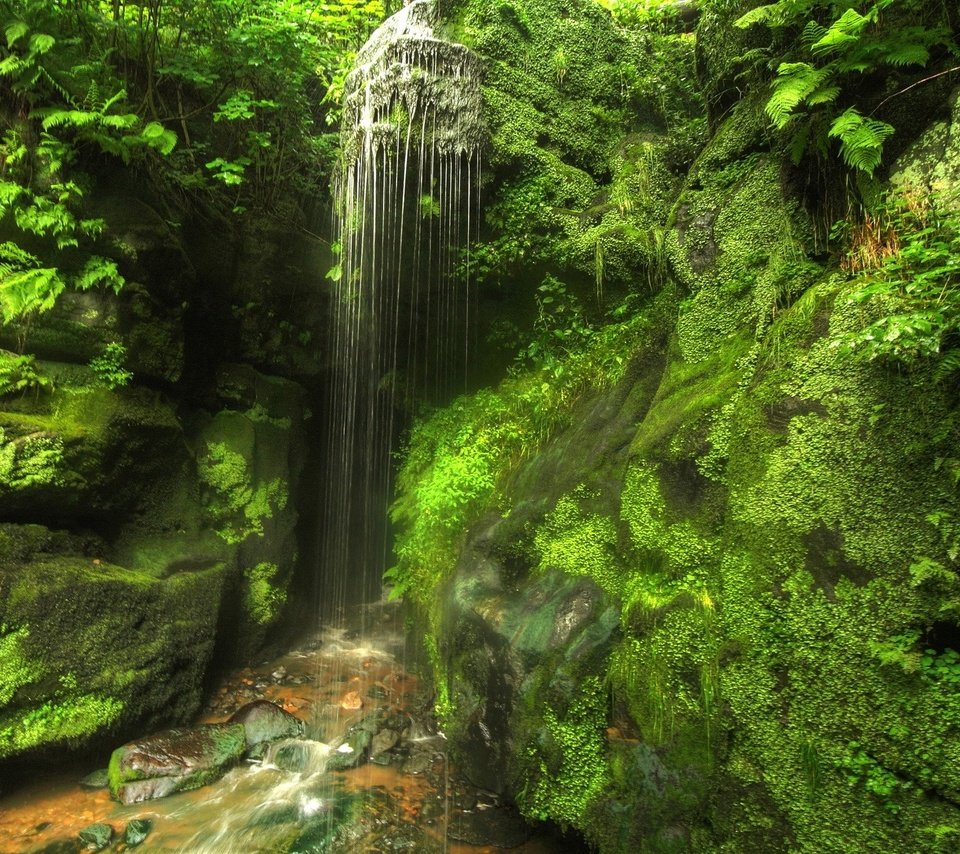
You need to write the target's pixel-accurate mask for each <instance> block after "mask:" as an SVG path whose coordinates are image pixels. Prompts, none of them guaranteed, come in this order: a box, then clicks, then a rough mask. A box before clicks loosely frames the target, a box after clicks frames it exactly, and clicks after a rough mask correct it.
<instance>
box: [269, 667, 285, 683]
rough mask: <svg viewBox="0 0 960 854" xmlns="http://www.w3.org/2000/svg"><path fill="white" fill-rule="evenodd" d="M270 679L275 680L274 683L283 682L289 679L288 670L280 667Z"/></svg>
mask: <svg viewBox="0 0 960 854" xmlns="http://www.w3.org/2000/svg"><path fill="white" fill-rule="evenodd" d="M270 678H271V679H273V681H274V682H283V680H284V679H286V678H287V668H286V667H283V666H280V667H278V668H277V669H276V670H274V671H273V673H271V674H270Z"/></svg>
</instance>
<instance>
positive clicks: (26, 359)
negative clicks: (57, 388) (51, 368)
mask: <svg viewBox="0 0 960 854" xmlns="http://www.w3.org/2000/svg"><path fill="white" fill-rule="evenodd" d="M52 387H53V383H52V382H51V381H50V378H49V377H47V376H44V374H43V373H41V371H40V369H39V368H38V367H37V361H36V357H34V356H31V355H24V356H21V355H18V354H16V353H10V352H8V351H6V350H0V397H8V396H11V395H15V394H23V393H25V392H27V391H34V392H36V393H38V394H39V393H40V392H41V391H48V390H49V389H51V388H52Z"/></svg>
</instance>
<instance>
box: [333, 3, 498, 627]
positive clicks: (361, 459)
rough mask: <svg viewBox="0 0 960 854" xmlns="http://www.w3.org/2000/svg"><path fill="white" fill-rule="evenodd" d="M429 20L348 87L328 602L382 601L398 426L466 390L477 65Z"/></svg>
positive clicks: (367, 50)
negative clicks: (420, 405) (428, 404)
mask: <svg viewBox="0 0 960 854" xmlns="http://www.w3.org/2000/svg"><path fill="white" fill-rule="evenodd" d="M435 23H436V11H435V8H434V3H433V0H415V2H413V3H412V4H410V5H409V6H406V7H405V8H404V9H403V10H402V11H400V12H398V13H397V14H396V15H394V16H393V17H392V18H390V19H389V20H388V21H387V22H386V23H385V24H384V25H383V26H382V27H381V28H380V29H379V30H378V31H377V32H376V33H375V34H374V35H373V36H372V38H371V39H370V40H369V42H368V43H367V44H366V46H365V47H364V48H363V49H362V50H361V52H360V53H359V55H358V57H357V62H356V66H355V70H354V71H353V72H352V73H351V75H350V76H349V77H348V79H347V83H346V93H347V94H346V99H345V110H344V121H343V138H342V148H343V160H342V168H341V171H340V173H339V175H338V176H337V179H336V186H335V199H336V206H337V211H336V226H335V233H336V234H337V235H338V239H337V240H336V242H335V249H336V251H337V253H338V257H339V263H338V265H337V267H336V269H334V270H333V271H331V274H330V275H331V278H332V279H333V281H334V297H333V311H332V318H331V322H332V328H331V333H330V340H331V353H332V357H333V364H332V371H331V373H332V376H333V382H332V383H331V384H330V391H329V396H328V400H327V403H326V406H325V413H326V423H327V437H326V453H325V456H324V460H325V462H326V473H325V477H324V485H325V492H324V498H323V507H324V508H325V518H324V523H323V525H322V527H321V531H322V537H323V546H322V549H321V569H320V577H321V579H322V580H323V589H324V597H323V598H324V600H325V604H327V605H328V606H329V605H330V604H333V605H334V606H342V605H343V603H344V601H345V600H350V599H353V600H354V601H372V600H375V599H377V598H379V595H380V588H381V578H382V575H383V571H384V569H385V568H386V561H387V558H388V555H389V547H390V542H389V530H388V526H387V508H388V505H389V501H390V496H391V490H392V478H391V475H392V459H393V449H394V447H395V441H396V437H397V434H398V431H399V429H400V428H401V426H402V421H403V420H404V419H408V418H409V413H410V412H411V410H412V408H413V407H414V406H415V404H416V402H417V401H418V400H424V399H426V400H431V399H432V400H443V399H449V397H450V396H451V395H452V394H454V393H456V392H458V391H460V392H462V391H463V389H464V385H465V383H466V376H467V366H468V363H469V356H470V352H469V351H470V326H471V324H470V302H471V292H470V279H469V272H468V271H469V247H470V240H471V237H472V236H473V235H474V233H475V231H476V229H477V227H478V223H479V219H480V217H479V210H480V208H479V204H480V192H479V187H480V178H481V146H482V142H483V139H484V129H483V122H482V96H481V91H480V67H479V60H478V59H477V57H476V56H475V55H474V54H473V53H472V52H471V51H469V50H468V49H467V48H465V47H464V46H463V45H458V44H452V43H450V42H448V41H445V40H443V39H441V38H438V37H437V36H436V34H435V30H434V27H435ZM327 613H329V608H328V610H327Z"/></svg>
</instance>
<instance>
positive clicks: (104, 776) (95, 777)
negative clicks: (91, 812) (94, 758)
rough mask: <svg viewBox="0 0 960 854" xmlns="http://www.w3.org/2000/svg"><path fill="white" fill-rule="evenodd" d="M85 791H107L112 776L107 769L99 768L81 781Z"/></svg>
mask: <svg viewBox="0 0 960 854" xmlns="http://www.w3.org/2000/svg"><path fill="white" fill-rule="evenodd" d="M80 785H81V786H83V787H84V788H85V789H106V788H107V786H109V785H110V776H109V774H108V773H107V769H106V768H98V769H97V770H96V771H93V772H92V773H90V774H87V776H86V777H84V778H83V779H82V780H81V781H80Z"/></svg>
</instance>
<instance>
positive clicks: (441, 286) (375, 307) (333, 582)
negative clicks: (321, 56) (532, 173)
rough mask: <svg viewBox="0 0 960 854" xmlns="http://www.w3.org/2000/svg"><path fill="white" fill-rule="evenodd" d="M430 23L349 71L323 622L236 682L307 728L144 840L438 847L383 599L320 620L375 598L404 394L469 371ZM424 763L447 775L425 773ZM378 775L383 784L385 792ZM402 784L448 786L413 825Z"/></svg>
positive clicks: (469, 119)
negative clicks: (310, 638)
mask: <svg viewBox="0 0 960 854" xmlns="http://www.w3.org/2000/svg"><path fill="white" fill-rule="evenodd" d="M437 25H438V12H437V9H436V5H435V0H414V2H412V3H410V4H409V5H407V6H405V8H404V9H403V10H402V11H400V12H398V13H397V14H396V15H394V16H393V17H392V18H390V19H389V20H388V21H387V22H386V23H385V24H384V25H383V26H382V27H381V28H380V29H379V30H378V31H377V32H376V33H375V34H374V35H373V37H372V38H371V39H370V41H369V42H368V43H367V45H366V46H365V47H364V48H363V50H362V51H361V52H360V54H359V56H358V59H357V65H356V70H355V71H354V72H353V73H352V74H351V75H350V77H349V78H348V80H347V86H346V90H347V95H346V102H345V111H344V126H343V133H342V143H343V160H342V167H341V171H340V174H339V175H338V176H337V179H336V186H335V199H336V205H337V210H336V216H335V228H336V232H337V245H338V246H339V265H338V269H337V270H335V271H334V274H333V275H332V276H331V278H332V279H333V288H332V290H333V294H332V312H331V314H332V325H331V331H330V335H329V338H328V346H329V348H330V352H331V366H330V377H331V381H330V384H329V395H328V399H327V401H326V411H325V413H324V414H325V421H326V436H325V456H324V462H325V470H324V472H323V475H322V476H323V479H324V483H325V487H324V496H323V498H324V501H323V507H324V516H325V518H324V520H323V524H322V531H321V534H322V538H323V539H322V546H321V550H320V560H321V564H322V565H321V568H320V576H321V590H322V594H321V597H322V608H321V613H322V616H323V617H324V618H325V619H324V622H325V624H326V625H325V627H324V630H323V633H322V635H320V638H321V641H318V642H317V643H316V644H315V645H312V646H311V645H309V644H308V645H307V647H305V648H304V650H305V651H303V652H299V651H295V652H292V653H290V654H288V656H287V658H286V659H285V661H284V663H283V665H282V666H281V668H280V670H279V671H277V673H280V672H283V673H285V674H286V675H285V676H282V678H280V680H279V681H278V680H277V673H272V674H271V669H270V668H269V667H268V668H266V670H265V671H264V673H261V674H254V673H251V674H250V678H245V679H244V680H243V683H242V684H245V685H256V687H257V690H258V691H263V692H266V696H268V697H270V698H271V699H275V700H277V701H279V700H281V699H284V702H285V703H286V701H290V702H291V703H294V705H293V708H294V709H296V710H297V713H298V714H299V715H301V716H302V717H303V718H304V719H305V724H306V732H305V735H306V738H304V739H301V740H297V741H293V742H280V743H278V744H275V745H274V746H273V747H271V748H270V749H269V750H268V751H267V752H266V753H265V754H264V755H263V757H262V758H261V759H260V760H251V764H250V765H249V766H246V767H238V768H234V769H233V770H231V771H230V772H229V773H228V774H227V775H226V776H225V777H224V779H223V780H221V781H219V782H218V783H216V784H215V785H214V786H211V787H205V788H204V789H202V790H198V791H197V792H194V793H186V794H179V795H177V796H175V797H172V798H169V799H164V800H162V801H157V802H154V805H152V806H151V812H150V815H151V816H152V817H153V818H154V819H155V820H156V822H157V828H156V830H155V831H153V835H152V837H151V843H152V845H154V846H156V847H155V848H154V850H167V851H177V852H183V854H187V852H189V854H227V852H239V851H251V852H254V851H274V850H298V851H299V850H304V851H306V850H310V851H313V850H324V851H325V850H337V851H342V850H361V849H362V850H386V849H385V848H380V847H374V848H371V847H370V845H371V844H373V845H377V844H378V843H376V842H373V843H371V841H370V840H371V838H374V837H376V835H377V834H378V833H385V832H401V833H406V834H408V836H409V838H408V839H407V841H408V842H411V840H413V841H412V842H411V845H412V846H413V847H412V849H411V847H410V845H405V844H402V843H403V840H396V841H392V842H391V843H390V849H389V850H394V849H395V848H396V850H400V849H401V848H403V849H404V850H424V851H426V850H429V851H446V850H448V845H447V836H448V833H449V832H450V828H451V819H450V814H449V809H450V803H451V800H452V798H453V795H452V792H453V791H454V789H453V787H452V784H451V781H450V780H449V779H448V775H447V772H446V763H445V759H442V758H441V757H442V754H443V751H442V747H441V745H440V743H439V742H440V741H441V740H442V736H437V735H436V734H431V732H430V731H429V725H428V720H427V717H424V719H423V721H421V720H419V719H418V718H417V717H415V714H416V713H417V712H418V711H422V710H425V709H426V708H427V702H426V697H423V696H422V695H421V694H418V691H417V688H416V686H417V684H418V683H417V680H416V678H415V677H413V676H411V675H410V674H407V673H406V672H405V669H404V662H403V661H402V650H403V649H404V642H403V637H402V635H400V634H399V633H398V632H397V631H396V630H395V628H394V630H393V631H392V632H391V630H390V629H389V625H388V618H387V611H388V609H387V608H385V607H380V608H377V607H372V608H371V609H370V612H373V613H376V614H377V616H376V617H375V618H373V619H371V620H369V622H372V623H375V624H376V631H375V632H368V631H366V630H367V629H368V628H369V627H368V626H365V625H363V624H362V623H361V624H360V625H359V626H357V625H356V624H354V625H352V626H348V625H346V624H341V625H334V623H340V621H339V620H332V619H331V618H334V617H339V612H340V611H342V610H343V609H344V607H345V605H346V604H348V603H349V604H358V603H364V602H373V601H374V600H377V599H379V598H380V595H379V594H380V587H381V578H382V574H383V571H384V568H385V560H386V557H387V554H388V551H389V546H390V544H389V534H388V526H387V508H388V505H389V502H390V492H391V467H392V451H393V446H394V441H395V438H396V436H397V434H398V432H399V429H400V428H401V427H402V426H403V424H401V420H402V418H403V416H404V415H405V416H407V417H409V415H410V414H411V412H412V410H413V409H414V407H415V405H416V402H417V401H429V400H445V399H449V397H450V396H451V395H453V394H455V393H457V392H459V391H462V390H463V389H464V386H465V383H466V368H467V363H468V359H469V356H470V322H471V317H470V314H471V312H470V300H471V292H470V278H469V267H470V263H469V261H470V257H469V256H470V241H471V237H473V236H474V235H475V233H476V231H477V228H478V225H479V202H480V192H479V187H480V177H481V175H480V172H481V148H482V144H483V140H484V137H485V133H484V127H483V122H482V97H481V91H480V63H479V60H478V59H477V57H476V56H475V55H474V54H472V53H471V52H470V51H469V50H468V49H467V48H466V47H464V46H463V45H459V44H453V43H451V42H448V41H445V40H443V39H442V38H440V37H439V36H438V34H437ZM361 613H366V611H361ZM394 618H395V613H394ZM358 629H359V631H358ZM357 635H360V636H362V637H361V638H359V639H358V637H357ZM268 674H269V675H268ZM290 679H292V680H293V681H292V682H290V681H289V680H290ZM288 690H289V691H290V694H289V695H288V694H281V693H277V692H280V691H284V692H285V691H288ZM271 692H274V693H271ZM261 696H262V695H261ZM238 699H239V693H238ZM224 713H229V710H227V709H226V708H223V709H217V710H216V711H215V713H214V716H215V717H220V716H221V715H223V714H224ZM384 715H386V716H387V717H386V718H384ZM394 719H396V720H397V721H399V723H394V722H393V721H394ZM387 724H389V726H388V725H387ZM366 727H370V729H365V728H366ZM363 732H367V733H368V736H370V737H371V738H373V739H376V738H380V739H383V738H384V735H383V733H388V734H389V738H388V739H387V745H388V746H387V747H386V748H385V749H386V750H392V746H393V745H396V746H398V747H399V748H400V752H399V753H398V754H397V756H399V757H400V758H401V759H402V767H399V768H397V769H395V770H394V769H392V768H387V767H384V766H386V765H390V764H392V760H388V761H387V762H382V761H381V762H380V763H379V764H373V760H374V759H375V748H374V747H373V746H372V745H368V746H366V747H362V748H361V747H360V746H359V742H358V743H357V744H358V746H357V747H356V749H355V748H354V747H353V746H352V745H353V743H354V740H355V739H356V738H358V737H359V736H360V735H362V733H363ZM351 734H352V735H351ZM369 740H370V739H369V738H368V739H367V741H369ZM398 742H402V743H399V744H398ZM364 743H366V742H364ZM381 749H384V748H383V745H382V744H381ZM354 752H356V753H357V754H362V755H363V756H364V757H367V756H369V758H370V759H371V762H370V763H368V764H367V765H365V766H363V767H362V768H358V769H356V770H355V771H353V772H347V773H346V774H345V775H344V776H340V777H338V776H337V775H335V774H332V773H331V772H330V770H329V768H330V766H331V762H335V761H336V759H337V757H338V756H339V757H340V759H341V760H343V755H344V754H345V755H346V756H350V755H351V754H353V753H354ZM403 757H405V758H403ZM436 763H442V765H443V768H444V769H445V770H444V771H443V773H442V774H435V775H434V776H433V777H432V778H431V777H429V776H427V777H425V776H423V775H424V772H425V771H426V770H427V769H432V768H434V766H435V764H436ZM334 767H340V768H349V767H352V766H351V765H350V764H349V763H348V764H346V765H344V764H342V761H341V764H340V765H338V766H334ZM431 773H432V772H431ZM351 774H352V775H353V776H351ZM375 780H380V781H382V782H381V783H380V784H379V785H378V784H376V783H375V782H374V781H375ZM410 780H416V781H417V782H416V784H415V785H414V784H411V783H410V782H409V781H410ZM431 780H432V782H431ZM402 781H408V782H405V783H404V784H403V785H397V783H398V782H402ZM386 783H389V785H390V791H391V792H392V793H394V794H391V795H390V796H389V797H388V798H387V800H386V805H384V804H385V800H384V798H385V793H386V792H387V786H386V785H385V784H386ZM400 791H406V792H407V794H406V795H403V794H401V795H397V794H396V793H397V792H400ZM404 797H406V798H407V801H406V802H404V801H403V798H404ZM415 797H419V798H421V800H422V802H424V803H426V802H427V800H429V799H430V798H433V799H434V801H436V800H437V799H440V800H442V802H443V804H444V811H443V815H444V821H443V824H442V825H441V826H440V827H435V828H430V827H426V826H425V827H423V828H420V827H418V826H415V825H414V824H413V823H412V822H411V820H410V816H411V815H416V813H417V811H418V809H419V808H411V806H410V804H411V803H415V802H416V801H415ZM367 801H369V804H370V806H371V807H372V809H370V810H367V812H368V813H370V814H371V815H372V816H373V818H372V819H370V820H369V821H367V823H366V824H364V823H363V822H359V823H358V822H357V821H356V817H357V816H358V815H361V813H360V812H358V811H357V809H356V804H357V803H358V802H362V803H367ZM474 801H475V799H474ZM404 803H406V804H407V806H406V807H404V806H403V804H404ZM106 808H107V807H106V806H103V807H101V810H106ZM110 809H112V810H113V813H112V814H109V815H108V818H109V820H110V821H113V822H116V823H119V822H125V821H127V820H128V819H130V818H132V817H134V816H139V815H141V814H142V813H141V808H140V806H139V805H134V806H132V807H121V806H112V807H110ZM435 815H436V814H435ZM427 824H430V822H427ZM380 827H382V828H384V829H382V830H378V828H380ZM390 828H392V830H389V829H390ZM414 831H415V832H414ZM410 834H413V835H412V836H410ZM461 838H462V837H461ZM351 840H352V841H351ZM357 846H359V848H358V847H357ZM425 846H426V847H425Z"/></svg>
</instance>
